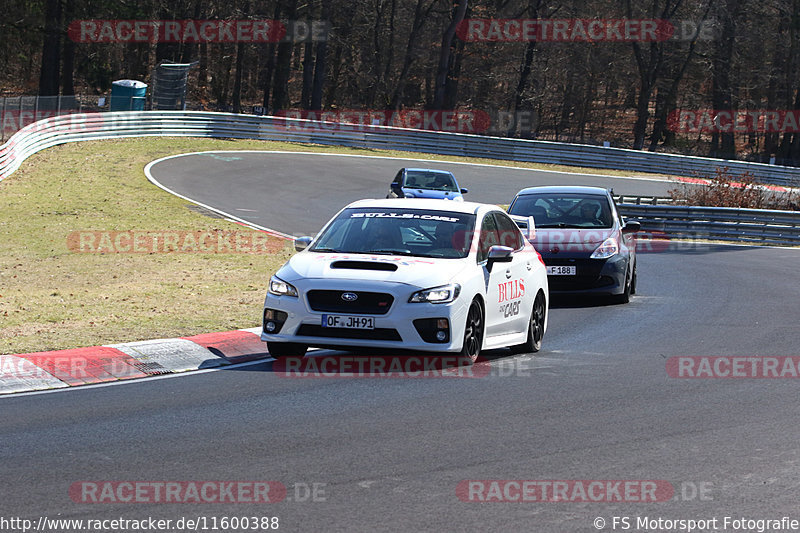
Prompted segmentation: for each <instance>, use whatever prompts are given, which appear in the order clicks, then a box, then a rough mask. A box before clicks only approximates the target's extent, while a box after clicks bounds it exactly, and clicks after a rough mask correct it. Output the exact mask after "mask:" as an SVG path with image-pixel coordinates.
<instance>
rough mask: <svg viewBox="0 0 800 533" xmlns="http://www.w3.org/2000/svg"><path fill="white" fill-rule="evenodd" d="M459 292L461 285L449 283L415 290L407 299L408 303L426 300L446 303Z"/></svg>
mask: <svg viewBox="0 0 800 533" xmlns="http://www.w3.org/2000/svg"><path fill="white" fill-rule="evenodd" d="M460 293H461V285H459V284H458V283H451V284H450V285H442V286H441V287H432V288H430V289H425V290H422V291H417V292H415V293H414V294H412V295H411V298H409V299H408V302H409V303H421V302H428V303H432V304H446V303H449V302H452V301H453V300H455V299H456V298H458V295H459V294H460Z"/></svg>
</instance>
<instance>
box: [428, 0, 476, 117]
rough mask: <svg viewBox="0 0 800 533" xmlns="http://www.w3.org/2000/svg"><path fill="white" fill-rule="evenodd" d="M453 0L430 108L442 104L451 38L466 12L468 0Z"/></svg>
mask: <svg viewBox="0 0 800 533" xmlns="http://www.w3.org/2000/svg"><path fill="white" fill-rule="evenodd" d="M455 1H456V2H457V4H456V6H455V7H454V8H453V17H452V18H451V20H450V24H449V25H448V26H447V29H445V31H444V35H442V49H441V51H440V53H439V68H438V69H437V70H436V86H435V89H434V94H433V102H432V104H431V106H430V107H431V108H432V109H442V107H443V105H444V102H445V98H446V94H445V91H446V89H447V77H448V74H449V73H450V72H451V69H452V66H453V64H452V63H453V62H452V57H453V48H454V47H453V39H454V38H455V35H456V26H458V24H459V23H460V22H461V21H462V20H464V15H465V14H466V12H467V2H468V0H455Z"/></svg>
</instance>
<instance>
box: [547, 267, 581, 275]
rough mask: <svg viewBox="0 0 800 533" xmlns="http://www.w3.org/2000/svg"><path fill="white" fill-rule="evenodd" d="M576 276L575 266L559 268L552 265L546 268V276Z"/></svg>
mask: <svg viewBox="0 0 800 533" xmlns="http://www.w3.org/2000/svg"><path fill="white" fill-rule="evenodd" d="M576 274H577V269H576V267H575V265H570V266H561V265H554V266H549V267H547V275H548V276H574V275H576Z"/></svg>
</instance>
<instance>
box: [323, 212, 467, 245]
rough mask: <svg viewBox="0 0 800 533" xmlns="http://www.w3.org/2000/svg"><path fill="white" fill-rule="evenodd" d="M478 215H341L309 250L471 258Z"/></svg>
mask: <svg viewBox="0 0 800 533" xmlns="http://www.w3.org/2000/svg"><path fill="white" fill-rule="evenodd" d="M474 226H475V215H472V214H469V213H453V212H449V211H432V210H425V209H403V208H377V207H373V208H352V209H345V210H344V211H342V212H341V213H340V214H339V216H337V217H336V219H335V220H334V221H333V222H331V223H330V224H329V225H328V226H327V227H326V228H325V230H324V231H323V232H322V234H321V235H320V236H319V237H318V238H317V240H316V242H315V243H314V245H313V246H311V248H310V250H312V251H314V252H339V253H359V254H379V255H410V256H415V257H444V258H462V257H466V256H467V254H469V248H470V243H471V240H472V239H471V237H472V230H473V228H474Z"/></svg>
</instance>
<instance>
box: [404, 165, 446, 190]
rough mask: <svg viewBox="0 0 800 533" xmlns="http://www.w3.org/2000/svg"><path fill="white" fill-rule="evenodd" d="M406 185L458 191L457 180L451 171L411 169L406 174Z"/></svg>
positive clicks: (414, 187) (412, 187) (413, 187)
mask: <svg viewBox="0 0 800 533" xmlns="http://www.w3.org/2000/svg"><path fill="white" fill-rule="evenodd" d="M405 186H406V187H409V188H411V189H430V190H433V191H447V192H458V187H456V182H455V180H454V179H453V176H452V175H450V173H449V172H432V171H426V170H409V171H408V172H407V174H406V184H405Z"/></svg>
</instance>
